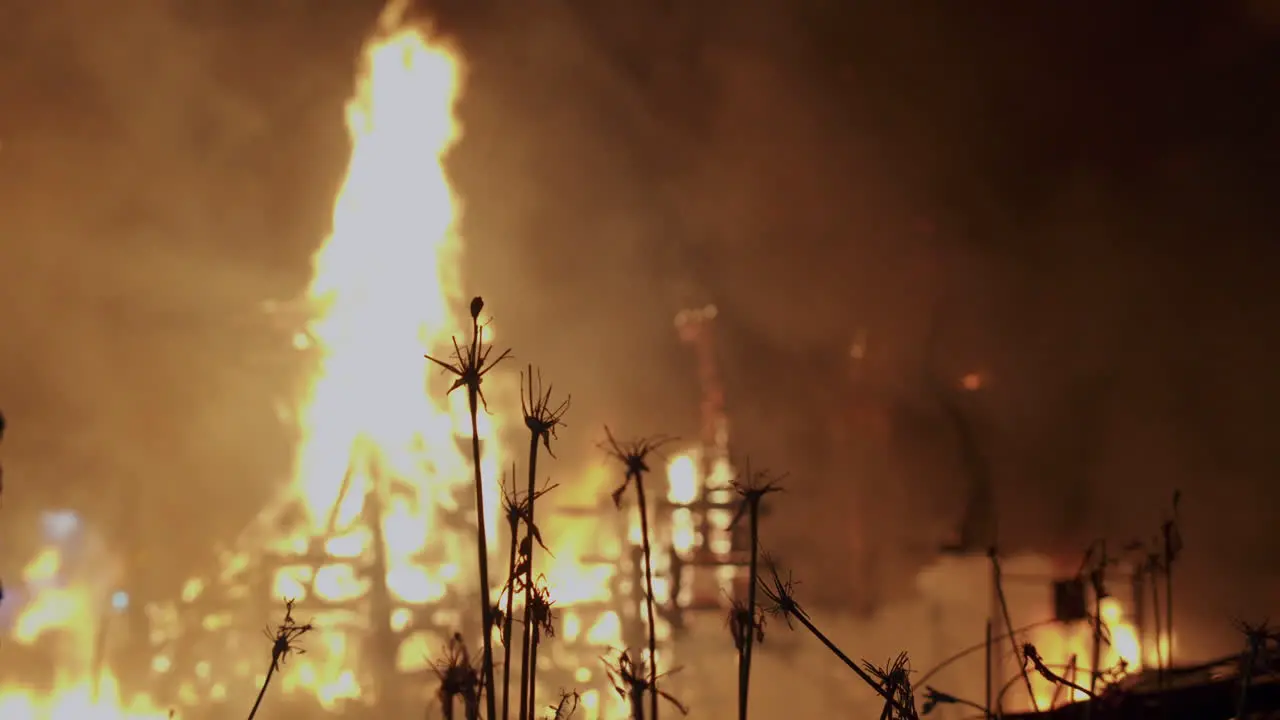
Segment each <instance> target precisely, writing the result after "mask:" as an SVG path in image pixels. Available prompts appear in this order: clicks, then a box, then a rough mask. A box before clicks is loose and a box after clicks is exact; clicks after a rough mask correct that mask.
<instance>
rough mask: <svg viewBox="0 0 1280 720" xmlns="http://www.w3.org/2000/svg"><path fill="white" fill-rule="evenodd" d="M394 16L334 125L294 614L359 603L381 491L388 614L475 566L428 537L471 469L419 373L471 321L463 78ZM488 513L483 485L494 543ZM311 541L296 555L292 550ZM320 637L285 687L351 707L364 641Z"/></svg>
mask: <svg viewBox="0 0 1280 720" xmlns="http://www.w3.org/2000/svg"><path fill="white" fill-rule="evenodd" d="M402 11H403V4H393V5H392V6H390V7H388V9H387V10H386V11H385V12H384V15H383V18H382V26H381V27H382V34H381V37H379V38H377V39H376V40H375V41H373V42H372V43H370V44H369V45H368V46H367V47H366V50H365V55H364V58H363V62H364V72H363V74H362V75H361V77H360V78H359V81H358V85H357V88H356V93H355V96H354V97H353V98H352V99H351V100H350V101H349V102H348V104H347V110H346V119H347V128H348V131H349V134H350V138H351V146H352V152H351V160H350V164H349V166H348V170H347V176H346V179H345V181H344V182H343V184H342V187H341V190H340V191H339V193H338V196H337V200H336V202H335V206H334V213H333V229H332V234H331V235H330V236H329V238H328V239H327V240H326V241H325V243H324V245H323V246H322V247H321V249H320V250H319V251H318V252H317V254H316V255H315V257H314V273H313V279H312V282H311V286H310V291H309V296H310V298H311V299H312V300H313V301H314V303H315V306H316V307H317V308H318V315H317V317H315V319H314V321H313V322H312V323H311V324H310V326H309V328H308V332H307V339H308V341H309V342H310V343H311V344H313V345H314V347H315V349H316V350H317V351H318V354H319V357H320V360H319V363H320V365H319V367H318V369H317V370H316V372H315V375H314V377H313V379H312V382H311V388H310V393H309V396H308V397H307V399H306V402H305V403H304V404H303V406H302V408H301V412H300V413H299V418H300V422H299V425H300V430H301V439H300V442H299V445H298V451H297V462H296V469H295V478H294V483H293V489H294V491H295V492H296V493H297V495H298V497H299V498H300V499H301V500H302V501H303V504H304V505H305V507H306V509H307V512H308V514H309V517H310V521H311V522H310V528H309V532H310V534H311V538H315V537H319V538H323V539H324V543H323V546H324V552H325V554H326V555H327V557H328V560H329V562H328V563H327V564H324V565H322V566H320V567H318V568H316V567H314V564H305V565H304V564H299V565H297V566H295V567H292V568H285V569H283V570H282V571H281V572H280V574H279V576H278V577H277V580H276V588H275V589H276V593H277V594H278V595H283V596H287V597H293V598H298V599H299V600H300V601H301V600H305V598H306V597H307V594H308V591H309V590H313V592H314V594H315V595H316V596H318V597H319V598H321V599H325V600H331V601H350V600H354V599H358V598H361V597H364V596H365V595H366V594H367V593H368V592H369V589H370V588H369V582H368V581H366V582H360V581H358V580H357V572H356V569H355V563H356V561H359V560H367V559H368V558H369V557H370V556H371V555H372V554H373V552H374V550H375V542H376V540H375V535H374V533H373V532H370V531H369V529H368V528H367V526H360V525H358V524H355V523H354V521H355V520H356V519H357V517H358V516H360V514H361V513H362V512H363V511H364V510H365V504H366V502H367V498H368V497H370V496H371V495H370V492H369V490H368V488H370V487H372V485H371V484H372V483H374V482H380V483H381V482H385V481H386V478H396V479H399V480H401V481H405V482H406V483H407V484H408V485H410V486H411V490H410V492H408V493H403V492H402V493H401V494H400V495H399V496H395V495H392V494H391V493H389V492H388V491H387V490H386V489H385V487H383V488H380V489H379V490H377V491H376V492H374V493H373V496H376V497H379V498H380V499H381V500H382V503H383V507H381V508H380V510H381V512H380V515H381V518H382V527H381V528H380V530H381V533H380V534H381V536H382V542H383V546H384V551H385V557H384V560H385V563H386V578H385V580H386V585H387V588H388V591H389V594H390V596H391V599H392V601H393V602H396V603H404V604H415V605H422V604H426V603H430V602H432V601H435V600H439V599H440V598H441V597H442V596H443V595H444V593H445V591H446V587H447V586H448V585H449V584H450V583H454V582H460V581H466V582H470V581H473V579H472V577H471V575H473V573H474V571H470V569H471V567H473V565H472V564H471V563H472V562H473V560H472V556H471V555H470V554H469V553H466V552H464V548H463V547H462V546H461V545H460V544H459V543H457V542H455V543H453V544H452V546H450V543H449V542H447V539H445V538H442V537H439V536H438V532H437V528H436V510H437V509H438V508H440V507H448V506H451V505H452V504H453V503H454V502H455V501H454V493H453V491H454V490H455V489H457V488H459V487H464V486H467V485H468V484H469V483H470V481H471V463H470V457H469V456H468V454H467V453H465V452H464V450H463V446H462V445H461V444H460V443H459V442H458V441H457V439H458V438H469V437H470V434H471V429H470V424H469V423H470V420H469V415H468V412H467V408H466V406H465V404H466V398H465V396H464V394H463V393H454V394H452V395H449V396H446V393H445V391H446V390H448V385H447V384H445V385H444V386H443V387H441V386H440V380H439V379H438V378H437V377H436V376H435V374H434V373H430V372H429V368H428V367H427V365H426V361H425V359H424V358H423V355H424V353H433V354H435V353H440V352H441V350H442V349H443V348H447V347H450V346H451V339H450V338H451V337H454V336H457V337H459V338H461V339H463V340H465V339H466V338H467V335H468V332H469V329H470V322H469V319H467V318H466V317H465V316H460V315H459V314H458V313H456V312H455V308H458V307H459V306H460V305H461V304H462V302H461V301H462V299H463V294H462V291H461V289H460V287H459V278H458V263H459V251H460V245H459V238H458V236H457V234H456V232H455V224H456V221H457V218H458V201H457V198H456V197H455V196H454V193H453V191H452V189H451V188H450V186H449V181H448V178H447V176H446V173H445V169H444V166H443V158H444V156H445V154H446V153H447V152H448V151H449V149H450V148H451V147H452V145H453V144H454V143H455V142H456V141H457V140H458V138H459V135H460V133H459V128H458V125H457V123H456V122H455V120H454V117H453V106H454V103H455V101H456V99H457V96H458V93H459V90H460V86H461V66H460V62H459V60H458V59H457V57H455V55H454V54H453V53H452V52H451V51H450V50H449V49H447V48H445V47H442V46H439V45H436V44H433V43H432V42H430V41H429V40H428V38H427V37H426V36H424V34H423V33H422V32H420V31H418V30H416V29H411V28H405V27H402V26H401V25H400V15H401V13H402ZM464 320H466V321H465V322H464ZM486 333H487V334H489V333H491V331H490V330H488V329H486ZM487 339H489V338H487ZM495 422H496V421H495V416H492V415H488V414H486V413H481V414H480V417H479V428H478V430H479V435H480V437H481V440H482V441H487V440H490V439H492V438H494V437H495V436H496V428H495ZM491 445H492V443H486V451H485V453H484V455H483V456H482V466H483V467H482V470H483V472H484V474H485V476H486V477H487V478H489V479H490V480H493V479H495V478H496V477H497V476H498V463H497V454H496V453H495V452H493V451H492V450H491ZM375 474H377V476H378V477H377V478H376V479H375ZM497 508H498V498H497V494H496V483H494V482H491V483H490V487H489V496H488V497H487V498H486V508H485V509H486V520H487V529H488V532H489V539H490V540H493V539H495V538H496V530H497V527H498V524H497V523H496V522H495V517H496V515H495V511H496V510H497ZM346 527H357V528H359V529H356V530H351V531H347V532H344V531H343V530H342V529H343V528H346ZM311 538H306V537H304V538H297V539H295V540H294V542H293V543H292V545H293V546H294V547H297V548H299V549H301V548H304V547H306V546H307V544H308V541H309V540H310V539H311ZM429 544H430V545H431V546H432V548H433V549H439V548H440V547H441V546H444V550H445V555H446V559H445V561H444V562H442V563H431V564H427V563H424V562H423V561H422V560H421V559H420V558H419V555H420V554H421V553H423V552H424V551H425V550H427V548H428V545H429ZM468 571H470V572H468ZM317 624H318V626H320V627H325V625H324V624H323V623H322V622H319V620H318V622H317ZM317 637H318V639H319V641H320V642H321V643H322V644H323V646H324V647H323V648H322V649H314V648H311V647H308V654H307V655H306V656H304V657H303V658H302V659H303V660H305V661H306V662H300V663H298V664H297V665H298V668H297V670H296V671H294V672H292V673H290V675H291V679H292V680H293V682H292V683H287V684H288V685H292V686H294V687H299V688H303V689H306V690H307V691H310V692H313V693H315V695H316V696H317V697H318V698H319V699H320V700H321V701H322V703H323V704H325V705H330V704H332V703H333V702H336V701H337V700H339V699H342V698H351V697H358V696H359V695H360V694H361V687H360V682H359V681H358V679H357V676H356V675H355V674H354V673H353V670H352V667H353V664H354V663H353V662H351V661H352V660H353V659H354V654H355V652H356V651H355V650H354V649H353V647H354V646H355V645H356V644H357V639H358V637H360V635H359V634H357V633H356V632H354V631H353V632H350V633H346V632H343V631H341V630H338V629H334V628H331V627H330V628H326V629H325V630H324V631H323V632H321V633H319V634H318V636H317ZM312 644H315V642H313V643H312ZM437 649H438V648H434V647H427V648H419V649H418V652H417V653H402V655H410V656H411V655H421V653H422V651H429V652H434V651H436V650H437ZM412 661H413V662H418V663H420V662H421V659H420V657H413V658H412Z"/></svg>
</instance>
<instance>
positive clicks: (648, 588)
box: [600, 426, 674, 720]
mask: <svg viewBox="0 0 1280 720" xmlns="http://www.w3.org/2000/svg"><path fill="white" fill-rule="evenodd" d="M604 433H605V438H606V440H605V442H604V443H601V444H600V448H601V449H602V450H604V451H605V452H607V453H608V454H609V456H610V457H612V458H614V459H615V460H617V461H618V462H620V463H622V466H623V470H624V474H623V478H622V484H621V485H620V486H618V489H617V490H614V491H613V494H612V496H611V497H612V498H613V504H614V505H615V506H617V507H621V506H622V496H623V494H625V493H626V491H627V487H628V486H635V489H636V504H637V512H639V513H640V543H641V549H642V551H643V552H644V585H645V614H646V616H647V618H648V621H649V662H648V665H649V690H650V698H649V717H650V720H658V696H659V695H661V694H662V693H661V691H660V690H658V634H657V630H656V628H655V619H654V609H653V550H652V547H651V546H650V543H649V512H648V508H647V506H646V505H645V496H644V477H645V475H646V474H647V473H648V472H649V456H650V455H653V454H655V453H656V452H657V451H658V450H659V449H660V448H662V447H663V446H664V445H666V444H668V443H670V442H671V441H672V440H674V438H670V437H667V436H657V437H652V438H641V439H639V440H632V441H630V442H626V443H619V442H618V441H617V439H615V438H614V437H613V433H612V432H611V431H610V430H609V428H608V426H605V429H604Z"/></svg>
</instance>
